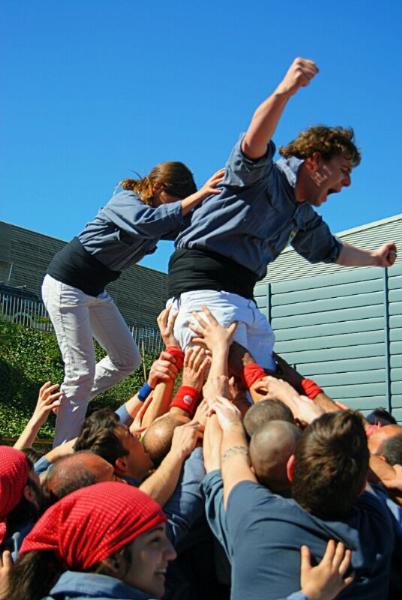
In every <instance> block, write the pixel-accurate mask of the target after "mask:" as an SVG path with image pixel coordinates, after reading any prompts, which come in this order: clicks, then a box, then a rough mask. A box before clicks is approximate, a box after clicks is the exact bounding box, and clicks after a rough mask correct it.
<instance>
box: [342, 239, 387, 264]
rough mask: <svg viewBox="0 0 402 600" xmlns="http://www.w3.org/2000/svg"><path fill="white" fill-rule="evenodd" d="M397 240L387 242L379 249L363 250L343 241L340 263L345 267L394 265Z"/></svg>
mask: <svg viewBox="0 0 402 600" xmlns="http://www.w3.org/2000/svg"><path fill="white" fill-rule="evenodd" d="M396 257H397V251H396V244H395V242H387V243H386V244H383V245H382V246H380V247H379V248H377V250H363V249H362V248H356V247H355V246H351V245H350V244H345V243H344V242H342V249H341V252H340V254H339V257H338V260H337V261H336V262H337V264H338V265H342V266H344V267H392V265H393V264H394V262H395V261H396Z"/></svg>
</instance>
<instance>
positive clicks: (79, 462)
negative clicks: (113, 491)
mask: <svg viewBox="0 0 402 600" xmlns="http://www.w3.org/2000/svg"><path fill="white" fill-rule="evenodd" d="M114 479H115V475H114V470H113V466H112V465H111V464H110V463H108V462H107V461H106V460H105V459H104V458H101V457H100V456H97V455H96V454H92V452H85V451H83V452H75V453H74V454H71V455H69V456H66V457H63V458H60V459H59V460H58V461H56V462H55V463H54V465H53V466H52V467H51V468H50V470H49V472H48V474H47V477H46V480H45V484H44V487H45V489H46V490H47V492H48V493H49V494H50V495H51V496H52V497H53V498H55V499H56V500H59V499H60V498H63V497H64V496H66V495H67V494H70V493H71V492H74V491H75V490H78V489H80V488H82V487H86V486H88V485H93V484H94V483H100V482H102V481H113V480H114Z"/></svg>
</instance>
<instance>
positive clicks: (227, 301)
mask: <svg viewBox="0 0 402 600" xmlns="http://www.w3.org/2000/svg"><path fill="white" fill-rule="evenodd" d="M167 304H168V306H169V305H171V304H172V305H173V308H174V309H176V310H177V311H178V315H177V319H176V322H175V327H174V335H175V337H176V339H177V341H178V342H179V344H180V346H181V347H182V348H183V350H184V349H185V348H187V346H188V345H189V344H190V342H191V338H192V337H193V335H194V333H193V332H192V331H191V329H190V328H189V326H188V325H189V323H190V322H194V320H193V319H192V316H191V313H192V312H199V311H201V306H202V305H203V304H205V305H206V306H207V307H208V308H209V310H210V311H211V313H212V314H213V315H214V317H215V319H216V320H217V321H219V323H220V324H221V325H223V326H224V327H227V326H228V325H230V323H232V322H233V321H238V325H237V328H236V331H235V334H234V336H233V339H234V340H235V341H236V342H238V343H239V344H241V345H242V346H244V347H245V348H247V350H248V351H249V352H250V353H251V354H252V356H253V357H254V359H255V361H256V362H257V363H258V364H259V365H261V366H262V367H264V369H275V363H274V359H273V357H272V350H273V347H274V343H275V336H274V332H273V331H272V328H271V326H270V324H269V323H268V321H267V319H266V318H265V317H264V315H263V314H262V313H261V312H260V311H259V310H258V308H257V306H256V304H255V302H254V301H253V300H248V299H247V298H243V296H239V295H238V294H232V293H230V292H217V291H215V290H196V291H194V292H185V293H184V294H181V295H180V298H179V299H178V300H175V299H170V300H168V303H167Z"/></svg>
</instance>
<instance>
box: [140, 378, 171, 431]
mask: <svg viewBox="0 0 402 600" xmlns="http://www.w3.org/2000/svg"><path fill="white" fill-rule="evenodd" d="M173 387H174V381H172V380H169V381H162V382H160V383H158V384H157V386H156V387H155V390H154V393H153V399H152V402H151V404H150V405H149V407H148V408H147V410H146V412H145V414H144V416H143V418H142V427H149V425H151V423H153V422H154V421H155V419H156V418H157V417H160V416H161V415H164V414H165V413H166V412H168V410H169V406H170V402H171V400H172V392H173Z"/></svg>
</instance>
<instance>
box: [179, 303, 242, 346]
mask: <svg viewBox="0 0 402 600" xmlns="http://www.w3.org/2000/svg"><path fill="white" fill-rule="evenodd" d="M201 308H202V312H199V313H196V312H193V318H194V320H195V321H196V323H193V324H190V326H189V327H190V329H191V330H192V331H194V333H195V334H196V335H195V337H194V338H193V340H192V341H193V342H194V343H195V344H204V345H205V346H206V347H207V348H208V350H210V351H211V352H212V353H213V351H214V350H216V349H217V348H221V347H225V348H229V346H230V344H231V342H232V338H233V335H234V332H235V331H236V327H237V321H234V322H233V323H231V324H230V325H229V326H228V327H226V328H225V327H223V326H222V325H221V324H220V323H219V322H218V321H217V320H216V319H215V317H214V315H213V314H212V313H211V311H210V310H209V308H208V307H207V306H202V307H201Z"/></svg>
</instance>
